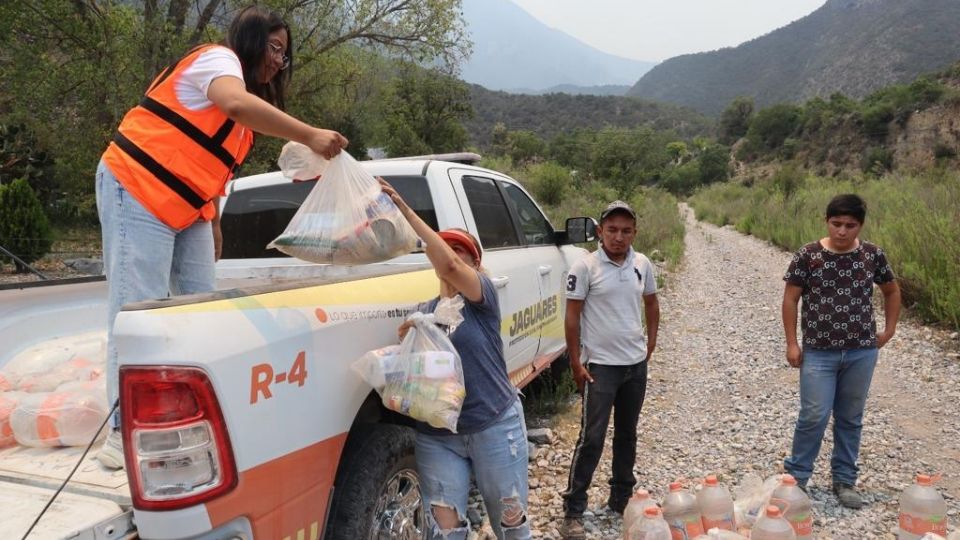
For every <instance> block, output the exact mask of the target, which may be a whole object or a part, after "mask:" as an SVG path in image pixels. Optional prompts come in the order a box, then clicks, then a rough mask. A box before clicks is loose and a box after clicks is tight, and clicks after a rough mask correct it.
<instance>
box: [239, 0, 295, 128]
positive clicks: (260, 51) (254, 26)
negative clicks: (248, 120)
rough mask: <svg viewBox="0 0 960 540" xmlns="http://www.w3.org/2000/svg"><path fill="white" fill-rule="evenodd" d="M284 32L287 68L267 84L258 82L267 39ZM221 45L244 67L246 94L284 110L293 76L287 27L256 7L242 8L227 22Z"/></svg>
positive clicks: (289, 36) (276, 18) (273, 15)
mask: <svg viewBox="0 0 960 540" xmlns="http://www.w3.org/2000/svg"><path fill="white" fill-rule="evenodd" d="M281 29H282V30H286V31H287V50H286V51H284V55H286V57H287V58H289V59H290V65H289V66H287V69H284V70H282V71H280V72H279V73H277V74H276V76H274V77H273V79H271V80H270V81H269V82H267V83H261V82H260V80H259V79H260V76H259V73H260V66H261V65H262V64H263V61H264V59H265V58H266V56H267V54H268V53H269V50H268V49H267V38H268V37H269V36H270V34H271V33H273V32H276V31H277V30H281ZM224 45H226V46H227V47H229V48H230V49H232V50H233V52H235V53H237V57H238V58H240V66H241V67H242V68H243V80H244V82H245V84H246V85H247V91H248V92H250V93H251V94H254V95H256V96H257V97H260V98H262V99H264V100H265V101H268V102H270V103H272V104H273V105H274V106H275V107H277V108H279V109H281V110H282V109H284V107H285V103H284V90H285V89H286V87H287V85H288V84H289V82H290V77H291V75H292V74H293V36H292V35H291V34H290V25H288V24H287V23H286V22H284V21H283V19H282V18H281V17H280V16H279V15H277V14H276V13H275V12H273V11H271V10H269V9H267V8H264V7H261V6H257V5H251V6H247V7H245V8H243V10H241V11H240V13H239V14H237V16H236V17H235V18H234V19H233V22H231V23H230V28H229V29H227V36H226V38H224Z"/></svg>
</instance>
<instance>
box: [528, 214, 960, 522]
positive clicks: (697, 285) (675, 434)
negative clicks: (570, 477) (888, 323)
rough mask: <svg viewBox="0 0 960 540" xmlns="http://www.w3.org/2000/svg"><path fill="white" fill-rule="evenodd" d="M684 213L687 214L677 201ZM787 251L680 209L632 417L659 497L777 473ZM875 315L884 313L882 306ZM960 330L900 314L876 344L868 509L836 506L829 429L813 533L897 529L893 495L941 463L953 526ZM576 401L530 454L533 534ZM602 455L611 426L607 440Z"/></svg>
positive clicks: (787, 418)
mask: <svg viewBox="0 0 960 540" xmlns="http://www.w3.org/2000/svg"><path fill="white" fill-rule="evenodd" d="M684 211H685V212H688V211H687V210H686V209H684ZM789 259H790V254H788V253H786V252H783V251H781V250H779V249H776V248H773V247H771V246H769V245H768V244H766V243H765V242H762V241H759V240H757V239H754V238H752V237H747V236H744V235H741V234H739V233H737V232H736V231H734V230H732V229H729V228H718V227H714V226H712V225H708V224H704V223H700V222H697V221H695V220H694V219H693V216H692V212H688V215H687V235H686V256H685V261H684V264H683V266H682V268H681V269H680V270H679V271H678V272H677V273H675V274H674V275H671V276H669V277H668V279H667V282H668V286H667V288H666V289H665V290H664V291H662V292H661V294H660V301H661V311H662V321H661V333H660V336H661V337H660V343H659V347H658V350H657V352H656V354H655V355H654V358H653V360H652V361H653V364H652V365H651V367H650V377H651V378H650V384H649V390H648V400H647V402H646V404H645V406H644V411H643V414H642V416H641V426H640V443H639V448H638V452H639V453H638V458H637V468H636V471H637V477H638V478H639V483H640V486H641V487H644V488H647V489H649V490H650V491H651V492H652V493H653V494H654V495H655V496H656V497H657V498H658V499H660V498H662V497H663V495H664V492H665V489H666V485H667V483H668V482H670V481H672V480H673V479H676V478H700V477H702V476H704V475H705V474H709V473H713V474H719V475H720V476H721V477H722V479H723V481H724V482H726V483H727V484H728V485H730V486H731V487H736V486H737V485H739V484H740V483H742V482H743V481H744V479H746V478H747V477H748V476H749V475H757V476H759V477H767V476H769V475H771V474H775V473H777V472H780V470H781V463H782V461H783V458H784V457H785V456H786V455H787V453H788V452H789V450H790V444H791V439H792V435H793V425H794V422H795V421H796V416H797V411H798V407H799V404H798V400H799V398H798V371H797V370H794V369H792V368H790V367H788V366H787V364H786V362H785V360H784V345H783V330H782V327H781V322H780V300H781V297H782V291H783V282H782V280H781V278H782V275H783V272H784V271H785V269H786V267H787V264H788V263H789ZM881 319H882V317H881ZM956 351H957V340H956V334H953V335H952V336H950V335H948V334H947V333H944V332H939V331H935V330H932V329H930V328H927V327H924V326H922V325H919V324H917V323H915V322H913V321H910V320H903V321H901V324H900V325H899V326H898V333H897V335H896V337H895V338H894V340H893V341H892V342H891V343H890V344H889V345H888V346H887V347H886V348H884V349H883V351H882V352H881V358H880V363H879V365H878V368H877V372H876V374H875V376H874V383H873V387H872V389H871V395H870V399H869V401H868V404H867V412H866V414H865V419H864V432H863V442H862V447H861V454H860V468H861V471H860V481H859V484H860V489H861V491H862V493H863V494H864V498H865V500H866V501H867V503H868V504H867V506H866V507H865V508H863V509H862V510H859V511H851V510H847V509H843V508H841V507H839V506H838V505H837V502H836V499H835V497H834V496H833V494H832V493H831V491H830V470H829V456H830V451H831V450H832V447H833V444H832V437H831V435H830V433H829V431H830V428H828V434H827V437H826V440H825V442H824V445H823V448H822V450H821V456H820V459H819V460H818V462H817V464H816V471H815V473H814V477H813V479H812V480H811V484H810V485H811V495H812V497H813V499H814V501H815V513H816V520H815V531H816V533H817V536H818V537H820V538H851V539H852V538H858V539H859V538H891V539H892V538H894V535H893V532H892V531H893V530H894V528H895V527H896V519H897V518H896V515H897V497H898V496H899V493H900V491H901V490H902V489H903V488H904V487H905V486H907V485H908V484H909V483H910V482H911V481H912V477H913V475H914V474H916V473H917V472H942V473H943V475H944V478H943V480H942V481H941V483H940V488H941V491H942V492H943V493H944V495H945V496H946V497H947V499H948V500H947V502H948V506H949V509H950V510H949V512H950V513H949V521H950V523H951V530H953V527H960V515H958V507H960V503H958V499H960V360H958V355H957V352H956ZM578 415H579V405H578V406H576V407H574V409H573V410H571V411H570V413H568V414H566V415H563V416H561V417H558V418H557V420H556V426H555V431H556V432H557V434H558V440H557V441H555V442H554V444H553V445H552V446H550V447H541V448H540V449H539V452H540V454H541V455H539V456H538V457H537V459H535V460H533V461H532V462H531V469H530V471H531V478H532V479H533V480H532V484H535V485H536V487H535V488H534V489H533V500H532V501H531V510H532V512H533V513H534V514H535V525H536V526H537V535H538V537H541V538H557V537H558V534H557V528H558V527H559V523H560V521H561V520H562V505H561V500H560V496H559V494H560V492H561V491H562V490H563V489H564V488H565V486H566V478H567V470H568V467H569V463H570V454H571V453H572V446H573V444H574V443H575V441H576V436H577V430H578V428H579V416H578ZM607 442H608V449H607V452H609V437H608V441H607ZM608 475H609V453H607V454H605V457H604V460H603V462H602V463H601V467H600V469H599V470H598V471H597V474H596V476H595V478H594V483H593V485H594V488H593V491H592V492H591V497H590V508H591V509H593V510H594V511H593V512H591V514H590V515H588V519H587V529H588V531H589V532H590V537H591V538H596V539H608V538H615V537H617V536H618V535H619V534H621V533H620V527H621V524H620V520H619V518H618V517H616V516H613V515H609V514H607V513H605V512H603V510H602V509H601V508H600V506H601V505H602V503H603V502H604V501H605V500H606V496H607V491H606V489H607V488H606V482H607V478H608Z"/></svg>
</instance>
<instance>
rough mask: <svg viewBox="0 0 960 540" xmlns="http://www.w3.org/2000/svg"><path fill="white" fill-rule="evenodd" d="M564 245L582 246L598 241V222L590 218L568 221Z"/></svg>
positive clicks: (569, 219) (570, 219)
mask: <svg viewBox="0 0 960 540" xmlns="http://www.w3.org/2000/svg"><path fill="white" fill-rule="evenodd" d="M562 236H563V241H562V242H561V243H563V244H582V243H584V242H593V241H594V240H596V239H597V222H596V221H595V220H594V219H593V218H589V217H575V218H568V219H567V230H566V231H564V234H563V235H562Z"/></svg>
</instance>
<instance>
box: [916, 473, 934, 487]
mask: <svg viewBox="0 0 960 540" xmlns="http://www.w3.org/2000/svg"><path fill="white" fill-rule="evenodd" d="M917 483H918V484H920V485H921V486H931V485H933V478H931V477H930V476H929V475H926V474H918V475H917Z"/></svg>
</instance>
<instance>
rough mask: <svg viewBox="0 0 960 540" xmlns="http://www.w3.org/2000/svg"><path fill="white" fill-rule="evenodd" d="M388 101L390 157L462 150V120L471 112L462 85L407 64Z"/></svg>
mask: <svg viewBox="0 0 960 540" xmlns="http://www.w3.org/2000/svg"><path fill="white" fill-rule="evenodd" d="M387 101H388V108H387V113H386V115H387V116H386V124H387V132H388V133H387V136H386V144H385V146H386V148H387V153H388V154H390V155H391V156H404V155H417V154H425V153H432V152H433V153H436V152H454V151H460V150H463V149H465V147H466V145H467V132H466V130H465V129H464V128H463V124H462V121H463V120H464V119H465V118H468V117H469V116H470V114H472V112H473V109H472V108H471V107H470V99H469V92H468V91H467V87H466V85H465V84H464V83H463V82H461V81H459V80H457V79H455V78H453V77H451V76H449V75H446V74H443V73H440V72H438V71H436V70H425V69H423V68H420V67H417V66H414V65H408V66H407V67H406V68H405V69H404V70H403V73H402V74H401V75H400V76H399V77H398V78H397V79H396V80H395V81H394V83H393V85H392V91H391V92H390V95H389V97H388V98H387Z"/></svg>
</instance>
